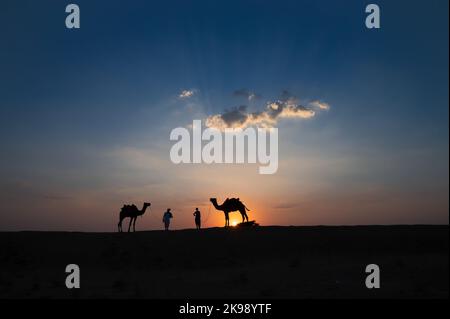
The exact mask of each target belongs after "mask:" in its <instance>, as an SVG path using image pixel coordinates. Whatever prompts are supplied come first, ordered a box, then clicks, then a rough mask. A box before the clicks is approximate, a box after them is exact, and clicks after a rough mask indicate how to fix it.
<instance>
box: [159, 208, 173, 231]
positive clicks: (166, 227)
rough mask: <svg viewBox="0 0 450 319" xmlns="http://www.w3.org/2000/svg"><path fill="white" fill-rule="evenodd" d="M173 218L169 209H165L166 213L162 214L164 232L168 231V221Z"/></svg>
mask: <svg viewBox="0 0 450 319" xmlns="http://www.w3.org/2000/svg"><path fill="white" fill-rule="evenodd" d="M171 218H173V215H172V213H171V212H170V208H167V211H166V212H165V213H164V215H163V219H162V221H163V223H164V228H165V230H169V226H170V219H171Z"/></svg>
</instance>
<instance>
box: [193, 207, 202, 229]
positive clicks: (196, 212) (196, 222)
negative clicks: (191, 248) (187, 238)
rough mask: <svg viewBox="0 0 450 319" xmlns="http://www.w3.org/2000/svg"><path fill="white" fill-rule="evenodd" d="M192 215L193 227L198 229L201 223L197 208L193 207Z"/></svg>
mask: <svg viewBox="0 0 450 319" xmlns="http://www.w3.org/2000/svg"><path fill="white" fill-rule="evenodd" d="M193 215H194V216H195V227H197V229H200V228H201V225H202V217H201V214H200V211H199V210H198V208H196V209H195V212H194V214H193Z"/></svg>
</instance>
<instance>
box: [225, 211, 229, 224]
mask: <svg viewBox="0 0 450 319" xmlns="http://www.w3.org/2000/svg"><path fill="white" fill-rule="evenodd" d="M228 226H230V216H229V215H228V213H225V227H228Z"/></svg>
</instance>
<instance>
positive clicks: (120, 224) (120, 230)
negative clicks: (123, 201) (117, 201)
mask: <svg viewBox="0 0 450 319" xmlns="http://www.w3.org/2000/svg"><path fill="white" fill-rule="evenodd" d="M122 221H123V219H122V218H121V219H119V224H118V225H117V228H118V229H119V233H121V232H122Z"/></svg>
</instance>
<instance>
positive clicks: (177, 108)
mask: <svg viewBox="0 0 450 319" xmlns="http://www.w3.org/2000/svg"><path fill="white" fill-rule="evenodd" d="M75 3H77V4H78V5H79V6H80V9H81V29H79V30H67V29H66V28H65V25H64V20H65V16H66V13H65V12H64V9H65V5H66V4H68V3H64V2H60V1H58V2H56V1H39V2H36V1H6V2H3V3H2V10H1V11H0V38H1V44H0V48H1V49H0V115H1V117H0V133H1V135H0V142H1V146H2V157H1V159H0V174H1V177H2V178H1V182H0V187H1V188H2V195H0V201H1V202H2V206H3V207H5V208H7V210H8V211H13V212H14V214H9V215H8V216H6V214H5V218H2V220H3V221H2V222H1V223H0V228H1V229H25V228H26V229H45V228H46V227H47V228H48V227H50V228H52V229H53V228H54V229H78V228H81V229H86V230H109V229H110V228H112V226H111V225H114V224H115V222H116V221H115V218H116V216H115V214H116V210H117V207H118V206H119V207H120V205H121V203H123V202H127V201H129V202H136V203H137V204H139V203H141V202H143V201H144V200H150V201H153V202H154V207H155V213H154V214H155V215H159V214H160V213H161V214H162V211H163V210H164V209H165V208H166V206H172V207H173V209H174V211H175V212H176V211H178V212H179V215H178V217H179V218H178V221H179V223H178V224H176V226H177V227H180V228H182V227H188V226H190V224H189V223H190V219H189V218H190V216H189V215H190V214H189V211H190V209H191V208H192V207H191V206H194V207H195V206H201V207H203V209H204V210H206V209H208V210H209V207H208V205H209V204H208V202H207V200H208V198H209V197H211V196H210V194H209V193H208V192H205V189H208V190H209V191H210V192H212V193H214V194H215V195H216V196H215V197H218V198H224V197H228V195H229V194H231V195H234V194H236V195H239V197H241V198H247V202H250V203H251V204H253V206H255V207H258V211H259V212H260V216H258V217H259V219H260V220H263V221H264V222H266V223H275V224H364V223H381V224H383V223H448V176H449V172H448V145H449V143H448V136H449V135H448V116H449V114H448V105H449V103H448V1H443V0H442V1H438V0H435V1H376V2H375V3H377V4H379V6H380V7H381V16H382V18H381V24H382V27H381V29H380V30H368V29H366V28H365V25H364V20H365V12H364V8H365V6H366V4H368V2H367V3H366V2H364V1H356V0H355V1H346V2H345V5H344V4H342V3H341V2H337V1H226V2H225V1H223V2H219V1H164V3H162V2H161V3H155V2H150V1H133V2H125V1H107V2H106V1H76V2H75ZM239 89H247V90H249V91H251V92H255V93H257V94H258V95H260V96H261V98H260V99H258V100H256V101H248V100H246V99H245V98H242V97H238V96H236V95H235V94H233V92H235V91H236V90H239ZM182 90H194V92H195V94H194V95H193V96H192V97H191V98H189V99H179V98H178V95H179V94H180V92H181V91H182ZM285 90H286V91H289V92H290V94H292V95H293V96H296V97H297V98H298V99H299V100H300V101H301V102H303V101H312V100H320V101H324V102H326V103H328V104H329V105H330V110H328V111H326V112H320V114H319V113H318V114H317V115H316V116H314V118H312V119H301V120H290V119H287V120H280V121H279V123H278V126H279V131H280V170H279V172H278V173H277V174H276V176H268V177H261V176H257V175H256V174H257V170H256V169H255V168H254V167H247V166H246V167H242V168H236V167H230V168H229V167H224V166H212V167H203V166H202V167H191V166H188V167H186V166H181V167H173V166H172V165H173V164H172V163H170V161H169V159H168V154H169V149H170V146H171V143H170V141H169V134H170V131H171V129H173V128H175V127H177V126H185V125H187V124H189V123H191V122H192V120H193V119H196V118H205V117H207V116H209V115H213V114H221V113H223V112H225V111H226V110H230V109H232V108H234V107H238V106H240V105H243V104H245V105H247V106H248V108H249V109H251V110H258V109H261V108H262V107H264V105H265V103H267V102H268V101H274V100H277V99H278V98H280V94H281V93H282V92H283V91H285ZM214 174H217V175H221V176H226V178H224V179H223V181H222V182H219V180H220V179H217V178H214V181H212V180H209V179H207V178H206V177H205V176H212V175H214ZM210 179H212V178H210ZM186 183H189V185H195V186H194V189H193V190H192V192H191V193H186V191H185V189H186ZM244 184H245V186H244ZM197 188H198V189H197ZM249 189H250V190H249ZM147 197H150V198H149V199H147ZM175 198H176V200H175ZM24 199H25V200H24ZM262 207H264V208H262ZM277 207H282V209H278V210H277ZM81 210H82V211H83V213H81V215H79V216H77V215H76V214H80V213H79V212H80V211H81ZM2 211H3V210H2ZM160 211H161V212H160ZM270 211H276V212H275V213H273V214H271V213H270ZM279 211H281V213H280V212H279ZM92 212H95V213H96V214H93V213H92ZM37 215H44V216H45V217H44V218H41V219H37V218H36V216H37ZM214 216H216V215H214ZM214 218H215V217H214ZM157 219H158V218H155V219H151V218H148V219H146V221H145V222H144V223H145V227H146V228H159V227H160V225H159V224H158V223H157ZM214 222H215V220H214ZM221 222H222V221H221V219H220V216H217V223H218V224H221ZM214 225H215V224H214V223H211V226H214Z"/></svg>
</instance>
